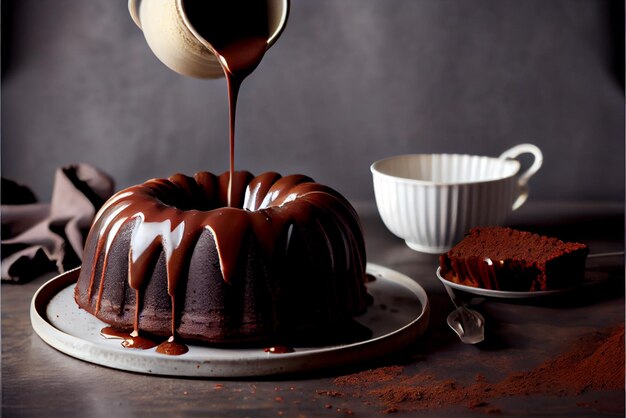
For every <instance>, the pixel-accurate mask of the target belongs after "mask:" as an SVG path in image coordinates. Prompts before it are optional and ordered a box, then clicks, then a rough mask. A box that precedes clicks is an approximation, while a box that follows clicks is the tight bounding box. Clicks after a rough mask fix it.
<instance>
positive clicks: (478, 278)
mask: <svg viewBox="0 0 626 418" xmlns="http://www.w3.org/2000/svg"><path fill="white" fill-rule="evenodd" d="M588 254H589V248H588V247H587V246H586V245H585V244H579V243H571V242H563V241H561V240H559V239H557V238H551V237H546V236H541V235H538V234H533V233H530V232H524V231H517V230H514V229H511V228H502V227H477V228H473V229H471V230H470V231H469V233H468V234H467V235H466V236H465V238H464V239H463V240H462V241H461V242H459V243H458V244H457V245H455V246H454V247H453V248H452V249H451V250H450V251H448V252H447V253H446V254H442V255H441V257H440V266H441V275H442V276H443V277H444V278H445V279H446V280H449V281H451V282H454V283H459V284H463V285H467V286H473V287H481V288H485V289H494V290H512V291H537V290H552V289H562V288H568V287H572V286H576V285H577V284H579V283H580V282H581V281H582V279H583V277H584V273H585V260H586V258H587V255H588Z"/></svg>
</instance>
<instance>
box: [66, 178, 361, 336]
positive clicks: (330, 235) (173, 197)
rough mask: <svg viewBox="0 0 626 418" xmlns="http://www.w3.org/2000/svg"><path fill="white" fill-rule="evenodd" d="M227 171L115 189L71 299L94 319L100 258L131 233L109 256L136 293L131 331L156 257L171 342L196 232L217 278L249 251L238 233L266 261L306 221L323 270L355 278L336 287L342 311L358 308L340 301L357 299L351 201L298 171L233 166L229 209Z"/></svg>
mask: <svg viewBox="0 0 626 418" xmlns="http://www.w3.org/2000/svg"><path fill="white" fill-rule="evenodd" d="M229 176H230V174H229V173H228V172H226V173H223V174H222V175H220V176H215V175H213V174H210V173H206V172H202V173H197V174H196V175H195V176H194V177H187V176H184V175H181V174H177V175H175V176H172V177H170V178H169V179H153V180H150V181H148V182H146V183H144V184H142V185H137V186H132V187H130V188H128V189H125V190H122V191H120V192H118V193H117V194H116V195H114V196H113V197H112V198H111V199H110V200H109V201H108V202H107V203H105V205H104V206H103V207H102V208H101V209H100V211H99V212H98V214H97V215H96V219H95V221H94V225H93V227H92V229H91V231H90V233H89V236H88V238H87V243H88V244H87V245H88V246H91V247H92V248H95V250H94V252H93V257H92V258H91V260H92V261H91V263H90V264H91V265H83V271H81V278H79V286H77V290H76V299H77V302H78V303H79V305H81V306H82V307H83V308H85V309H88V310H90V311H92V313H93V314H95V315H96V316H98V314H99V310H100V309H101V308H102V303H103V298H102V294H103V289H104V288H105V287H106V286H107V283H106V280H108V279H107V276H106V272H107V269H109V268H115V266H114V265H113V264H115V263H114V262H111V263H110V262H109V255H110V253H111V249H112V248H113V247H114V246H113V243H114V241H115V240H116V239H117V235H118V231H121V230H128V231H129V233H130V235H131V236H130V238H129V242H130V244H129V246H128V248H129V249H128V254H126V255H122V254H118V255H117V257H125V258H127V259H128V271H127V280H128V285H129V286H130V288H132V289H133V291H134V294H135V298H134V301H135V307H134V321H133V322H134V323H133V335H134V336H138V335H139V333H140V329H141V326H140V311H141V309H142V307H143V303H144V299H145V297H146V292H148V287H147V286H148V284H149V281H151V280H152V281H154V280H153V272H154V271H155V269H157V268H158V264H159V262H162V263H164V265H165V272H166V274H165V276H166V283H164V284H163V286H166V287H167V293H168V294H169V296H170V299H171V318H172V320H171V329H170V336H171V337H173V338H174V339H176V335H177V333H176V329H177V324H178V323H179V321H180V312H179V311H180V309H179V308H178V306H177V301H179V300H180V296H179V297H177V295H180V294H184V292H185V286H186V284H187V283H186V282H187V274H188V268H189V264H190V260H191V258H192V255H193V253H194V249H195V248H196V244H197V243H198V241H199V238H200V237H201V235H202V234H203V233H204V232H205V231H209V232H210V237H211V238H212V239H213V240H214V242H215V247H216V249H217V255H218V260H219V268H220V271H221V273H222V278H223V280H224V281H225V282H229V281H231V279H232V277H233V275H234V274H235V271H236V270H237V266H238V263H240V262H241V260H243V259H245V258H243V257H247V254H245V252H246V251H247V249H248V248H247V247H246V248H242V243H244V242H246V240H247V239H246V238H244V237H249V236H252V237H254V238H253V239H254V242H255V245H258V249H259V250H260V251H261V252H262V253H263V254H265V255H266V256H267V259H274V258H272V255H273V254H274V253H275V252H276V251H280V252H281V254H286V253H289V251H290V250H289V248H290V245H291V242H290V238H291V234H292V230H293V228H294V227H295V228H299V227H300V226H301V225H313V226H315V228H316V230H317V231H319V234H321V237H322V240H323V242H321V243H320V242H319V241H318V242H317V243H316V250H315V251H321V253H320V254H322V258H323V259H325V260H327V261H328V262H329V263H330V269H331V271H338V272H351V273H345V274H347V275H349V277H351V279H350V280H355V281H356V283H354V285H349V284H342V286H346V287H347V288H346V289H340V291H341V292H347V293H346V294H345V296H346V301H345V304H346V309H347V310H348V311H352V312H356V311H358V310H359V309H360V308H359V307H358V306H349V305H350V304H351V302H350V301H354V300H355V297H354V294H353V293H354V292H355V291H357V292H359V291H361V292H363V294H362V295H358V297H357V298H356V299H360V300H365V298H366V296H365V290H364V287H363V281H364V277H365V248H364V244H363V240H362V236H361V233H360V225H359V223H358V217H357V215H356V213H355V212H354V209H353V208H352V206H350V204H349V203H348V202H347V201H346V200H345V199H344V198H343V197H342V196H341V195H339V194H338V193H337V192H336V191H334V190H332V189H330V188H328V187H326V186H322V185H320V184H318V183H315V182H313V181H312V180H311V179H310V178H308V177H306V176H302V175H291V176H286V177H281V176H280V175H279V174H277V173H272V172H268V173H265V174H262V175H260V176H257V177H254V176H253V175H252V174H250V173H248V172H236V173H235V178H234V180H233V182H232V184H233V198H232V202H231V203H234V204H236V205H237V206H238V207H225V199H226V194H227V193H226V185H227V184H228V183H229ZM277 243H281V248H275V246H276V245H277ZM282 245H285V246H286V248H282ZM317 247H320V248H317ZM89 253H91V251H89ZM276 259H278V260H283V258H282V257H278V258H276ZM99 263H100V264H99ZM109 263H110V264H109ZM97 266H100V267H99V268H97ZM283 267H284V266H276V268H278V269H280V268H283ZM266 268H268V269H270V270H271V269H273V268H274V267H273V266H266ZM276 268H274V269H276ZM288 268H289V269H291V268H292V267H291V266H289V267H288ZM97 273H98V274H97ZM342 274H344V273H342ZM111 280H113V279H111ZM87 282H88V284H85V283H87ZM157 285H158V284H157ZM157 285H154V284H153V286H157ZM293 285H294V286H295V283H294V284H293ZM303 285H304V284H303ZM158 286H160V285H158ZM81 287H85V288H86V292H85V293H86V295H81V290H80V289H79V288H81ZM122 287H123V286H122ZM96 289H97V290H96ZM359 289H361V290H359ZM350 294H352V296H350ZM94 306H95V308H93V307H94ZM172 341H174V340H172Z"/></svg>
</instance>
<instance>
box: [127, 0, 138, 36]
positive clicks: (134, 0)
mask: <svg viewBox="0 0 626 418" xmlns="http://www.w3.org/2000/svg"><path fill="white" fill-rule="evenodd" d="M128 11H129V12H130V17H131V18H132V19H133V22H135V25H137V26H139V29H141V20H139V0H128Z"/></svg>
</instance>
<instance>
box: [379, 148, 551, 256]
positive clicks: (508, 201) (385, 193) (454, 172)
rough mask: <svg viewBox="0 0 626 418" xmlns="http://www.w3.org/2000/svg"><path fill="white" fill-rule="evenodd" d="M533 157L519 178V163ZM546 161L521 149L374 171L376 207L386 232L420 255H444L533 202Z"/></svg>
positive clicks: (430, 157) (412, 159) (408, 161)
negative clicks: (531, 190)
mask: <svg viewBox="0 0 626 418" xmlns="http://www.w3.org/2000/svg"><path fill="white" fill-rule="evenodd" d="M526 153H529V154H532V155H533V157H534V161H533V163H532V164H531V165H530V167H529V168H527V169H526V170H525V171H523V172H520V170H521V165H520V163H519V161H517V160H516V159H515V158H517V157H518V156H519V155H521V154H526ZM542 163H543V155H542V153H541V150H540V149H539V148H538V147H537V146H535V145H532V144H520V145H517V146H514V147H513V148H511V149H509V150H507V151H505V152H504V153H502V155H500V156H499V157H498V158H494V157H486V156H479V155H466V154H411V155H400V156H396V157H391V158H386V159H384V160H380V161H376V162H375V163H374V164H372V166H371V171H372V176H373V181H374V194H375V196H376V206H377V207H378V212H379V213H380V217H381V218H382V220H383V222H384V223H385V225H386V226H387V228H388V229H389V230H390V231H391V232H392V233H393V234H395V235H396V236H398V237H400V238H402V239H404V240H405V241H406V244H407V245H408V246H409V247H410V248H412V249H414V250H416V251H420V252H425V253H431V254H436V253H443V252H446V251H448V250H449V249H450V248H452V246H453V245H454V244H455V243H456V242H458V241H459V240H460V239H461V238H462V237H463V235H464V234H465V233H466V232H467V231H468V230H469V229H470V228H472V227H474V226H496V225H502V224H503V223H504V221H505V219H506V217H507V216H508V215H509V214H510V213H511V212H512V211H513V210H516V209H517V208H519V207H520V206H522V205H523V204H524V202H525V201H526V199H527V198H528V180H529V179H530V177H532V176H533V175H534V174H535V173H536V172H537V171H538V170H539V168H540V167H541V165H542Z"/></svg>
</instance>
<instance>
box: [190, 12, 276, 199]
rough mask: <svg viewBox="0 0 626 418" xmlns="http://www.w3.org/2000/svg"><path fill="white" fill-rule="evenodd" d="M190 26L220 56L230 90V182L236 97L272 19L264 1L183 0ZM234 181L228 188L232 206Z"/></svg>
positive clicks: (260, 54)
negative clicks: (216, 0) (217, 0)
mask: <svg viewBox="0 0 626 418" xmlns="http://www.w3.org/2000/svg"><path fill="white" fill-rule="evenodd" d="M182 5H183V9H184V11H185V14H186V15H187V18H188V19H189V22H190V24H191V26H192V27H193V28H194V29H195V30H196V32H197V33H198V34H199V35H200V36H201V37H202V39H204V40H205V41H207V42H208V45H206V46H207V47H209V48H210V49H211V50H212V52H213V53H214V54H215V56H217V58H218V61H219V63H220V65H221V66H222V69H223V70H224V76H225V77H226V83H227V86H228V104H229V123H230V142H229V154H230V160H229V163H230V169H229V173H230V178H231V179H232V178H233V177H234V173H235V115H236V110H237V97H238V95H239V88H240V87H241V83H242V82H243V80H244V79H245V78H246V77H247V76H248V75H250V74H251V73H252V71H254V69H255V68H256V67H257V65H259V62H261V59H262V58H263V55H265V51H266V50H267V40H268V38H269V22H268V20H269V17H268V14H267V4H266V2H265V1H258V0H256V1H250V0H229V1H219V2H215V1H207V0H183V2H182ZM231 195H232V181H230V182H229V186H228V206H232V205H231Z"/></svg>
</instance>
